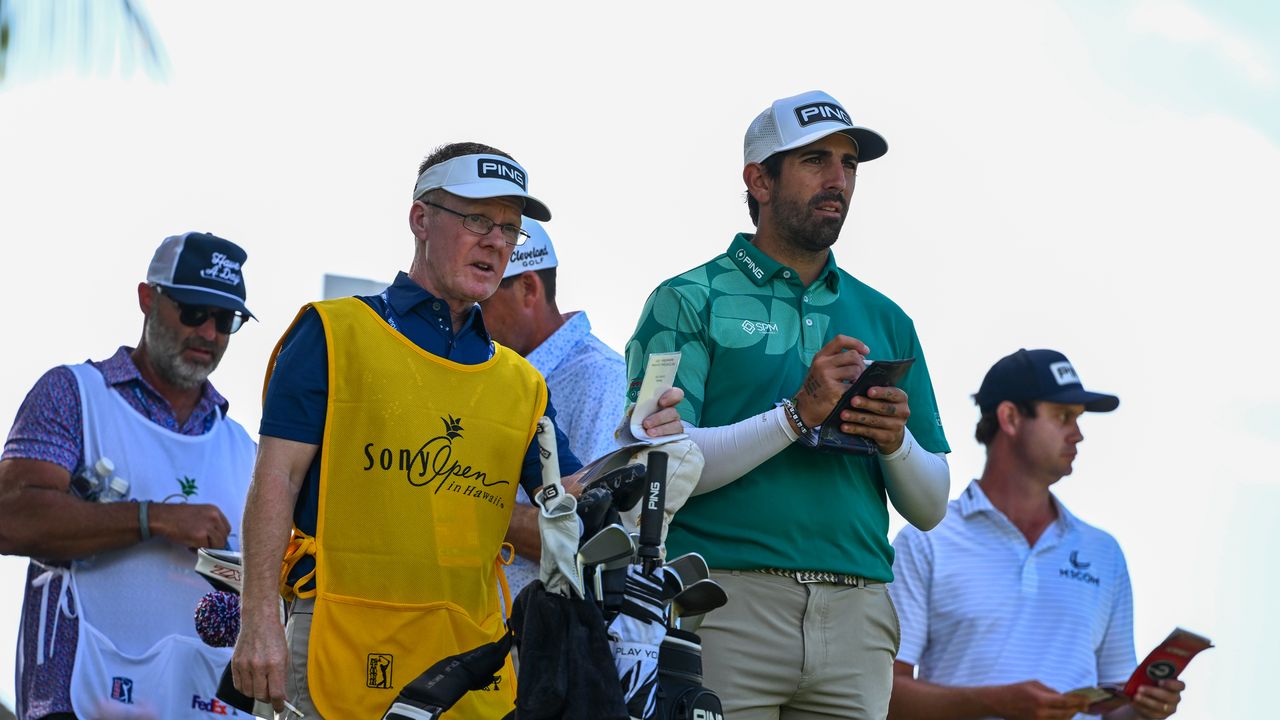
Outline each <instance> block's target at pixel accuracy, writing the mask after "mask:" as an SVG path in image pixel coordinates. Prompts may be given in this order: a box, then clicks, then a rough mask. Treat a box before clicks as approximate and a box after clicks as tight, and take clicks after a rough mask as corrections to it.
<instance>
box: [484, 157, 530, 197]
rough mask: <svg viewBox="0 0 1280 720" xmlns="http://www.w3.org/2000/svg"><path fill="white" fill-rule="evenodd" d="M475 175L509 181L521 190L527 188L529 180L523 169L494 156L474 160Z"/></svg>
mask: <svg viewBox="0 0 1280 720" xmlns="http://www.w3.org/2000/svg"><path fill="white" fill-rule="evenodd" d="M476 175H478V176H479V177H482V178H497V179H499V180H506V181H507V182H509V183H513V184H515V185H519V186H520V189H521V190H528V189H529V181H528V179H526V178H525V176H524V170H521V169H520V168H519V167H518V166H516V165H513V164H511V163H509V162H503V161H501V160H496V159H494V158H480V159H479V160H476Z"/></svg>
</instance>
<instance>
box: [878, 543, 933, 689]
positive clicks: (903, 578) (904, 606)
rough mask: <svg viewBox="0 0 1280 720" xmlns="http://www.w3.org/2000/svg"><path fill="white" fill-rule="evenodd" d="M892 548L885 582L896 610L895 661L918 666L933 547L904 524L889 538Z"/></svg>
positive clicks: (926, 621) (924, 639) (924, 633)
mask: <svg viewBox="0 0 1280 720" xmlns="http://www.w3.org/2000/svg"><path fill="white" fill-rule="evenodd" d="M893 551H894V557H893V582H892V583H890V584H889V598H890V599H891V600H893V607H894V609H896V610H897V611H898V624H899V626H900V630H901V635H902V638H901V641H900V643H899V645H898V660H899V661H901V662H904V663H907V664H909V665H919V664H920V658H921V657H922V656H923V655H924V650H925V647H926V646H927V645H928V643H929V594H930V591H931V586H932V585H933V548H932V547H931V546H930V545H929V541H928V538H926V537H925V534H924V533H922V532H920V531H919V530H917V529H915V528H913V527H910V526H907V527H905V528H903V529H902V531H901V532H899V533H898V537H897V538H896V539H895V540H894V541H893Z"/></svg>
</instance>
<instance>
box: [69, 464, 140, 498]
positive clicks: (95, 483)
mask: <svg viewBox="0 0 1280 720" xmlns="http://www.w3.org/2000/svg"><path fill="white" fill-rule="evenodd" d="M115 472H116V465H115V463H113V462H111V460H110V459H108V458H105V457H104V458H98V461H97V462H95V463H94V464H93V467H86V468H85V469H84V470H83V471H81V472H80V474H79V475H76V476H75V477H73V478H71V492H72V493H74V494H75V495H76V497H79V498H82V499H84V500H88V501H90V502H93V501H95V500H98V499H99V497H100V496H101V495H102V492H103V490H105V489H107V487H108V486H109V485H110V483H111V478H112V475H114V474H115ZM125 490H126V491H128V483H127V482H126V483H125Z"/></svg>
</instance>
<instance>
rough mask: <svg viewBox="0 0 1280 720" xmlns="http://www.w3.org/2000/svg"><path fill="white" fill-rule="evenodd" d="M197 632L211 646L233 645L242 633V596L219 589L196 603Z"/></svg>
mask: <svg viewBox="0 0 1280 720" xmlns="http://www.w3.org/2000/svg"><path fill="white" fill-rule="evenodd" d="M196 634H197V635H199V636H200V639H201V640H203V641H204V644H205V645H209V646H211V647H231V646H232V645H235V644H236V637H237V636H239V635H240V596H239V595H236V594H235V593H229V592H222V591H221V590H217V591H214V592H211V593H207V594H206V595H205V596H204V597H202V598H200V604H198V605H196Z"/></svg>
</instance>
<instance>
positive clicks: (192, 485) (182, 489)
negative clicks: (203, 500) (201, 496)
mask: <svg viewBox="0 0 1280 720" xmlns="http://www.w3.org/2000/svg"><path fill="white" fill-rule="evenodd" d="M174 479H175V480H177V482H178V490H179V492H176V493H171V494H170V495H169V496H167V497H166V498H165V499H164V502H169V501H170V500H176V501H178V502H186V501H187V499H188V498H190V497H191V496H192V495H195V494H196V493H198V492H199V491H200V489H199V488H198V487H196V479H195V478H193V477H188V476H186V475H183V476H182V477H180V478H174Z"/></svg>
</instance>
